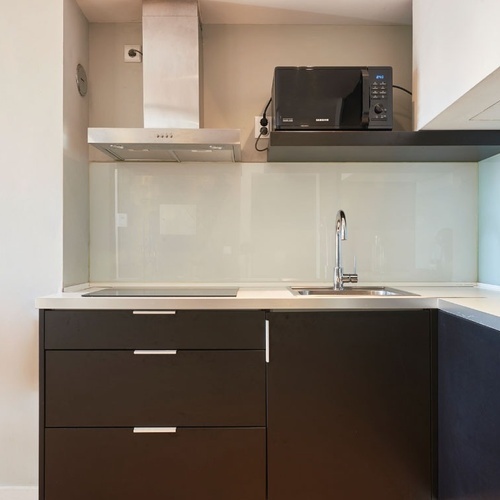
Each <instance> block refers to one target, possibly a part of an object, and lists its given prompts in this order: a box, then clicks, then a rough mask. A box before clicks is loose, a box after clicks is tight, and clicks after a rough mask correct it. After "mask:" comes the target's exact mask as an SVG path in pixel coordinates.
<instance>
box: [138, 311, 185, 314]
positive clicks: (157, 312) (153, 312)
mask: <svg viewBox="0 0 500 500" xmlns="http://www.w3.org/2000/svg"><path fill="white" fill-rule="evenodd" d="M176 312H177V311H132V314H175V313H176Z"/></svg>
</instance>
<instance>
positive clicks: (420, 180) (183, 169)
mask: <svg viewBox="0 0 500 500" xmlns="http://www.w3.org/2000/svg"><path fill="white" fill-rule="evenodd" d="M90 180H91V192H90V195H91V240H90V275H91V281H93V282H172V283H179V282H185V283H194V282H196V283H210V282H228V283H232V282H235V283H242V282H243V283H257V282H259V283H261V282H277V281H283V280H286V281H311V282H324V281H329V280H331V279H332V276H333V265H334V249H335V244H334V239H333V231H334V222H335V215H336V212H337V210H338V209H343V210H344V212H345V213H346V218H347V228H348V233H347V237H348V239H347V240H346V241H345V242H343V266H344V271H345V272H352V270H353V265H354V260H355V261H356V267H357V272H358V274H359V277H360V281H362V282H398V281H399V282H452V281H453V282H473V281H476V279H477V183H478V181H477V164H475V163H405V164H403V163H392V164H380V163H363V164H360V163H356V164H353V163H343V164H340V163H332V164H325V163H312V164H305V163H297V164H290V163H287V164H275V163H271V164H269V163H265V164H263V163H247V164H244V163H242V164H238V163H237V164H194V163H192V164H174V165H172V164H146V163H134V164H123V163H122V164H116V163H93V164H91V167H90Z"/></svg>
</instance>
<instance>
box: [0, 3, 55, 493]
mask: <svg viewBox="0 0 500 500" xmlns="http://www.w3.org/2000/svg"><path fill="white" fill-rule="evenodd" d="M62 20H63V0H47V1H45V2H43V7H42V6H41V5H40V2H39V1H38V0H23V1H22V2H3V3H2V13H1V15H0V53H1V54H2V61H1V74H2V78H1V79H0V95H1V96H2V111H1V113H0V137H1V142H2V147H1V148H0V170H1V179H2V182H1V187H0V190H1V196H0V219H1V220H0V227H1V228H2V229H1V237H0V280H1V287H0V304H1V305H0V346H1V349H0V498H1V499H2V500H4V499H10V498H28V497H30V498H34V492H35V490H33V489H31V490H30V489H27V490H23V489H21V490H19V489H14V490H13V491H11V489H10V488H11V487H13V486H18V487H28V486H32V487H33V486H35V485H36V483H37V477H38V472H37V471H38V456H37V450H38V444H37V442H38V376H37V370H38V361H37V359H38V353H37V348H38V322H37V318H38V315H37V311H36V309H35V298H36V297H37V296H40V295H44V294H47V293H53V292H56V291H58V290H60V289H61V284H62V210H63V199H62V165H63V158H62V151H63V122H62V114H63V111H62V81H63V78H62V71H63V23H62Z"/></svg>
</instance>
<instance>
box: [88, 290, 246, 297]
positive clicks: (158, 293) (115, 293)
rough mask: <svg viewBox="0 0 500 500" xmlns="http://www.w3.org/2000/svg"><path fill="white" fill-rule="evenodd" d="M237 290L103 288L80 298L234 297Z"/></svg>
mask: <svg viewBox="0 0 500 500" xmlns="http://www.w3.org/2000/svg"><path fill="white" fill-rule="evenodd" d="M237 293H238V288H104V289H102V290H97V291H96V292H89V293H84V294H82V297H236V295H237Z"/></svg>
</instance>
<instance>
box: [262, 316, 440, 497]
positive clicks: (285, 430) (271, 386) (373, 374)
mask: <svg viewBox="0 0 500 500" xmlns="http://www.w3.org/2000/svg"><path fill="white" fill-rule="evenodd" d="M433 323H434V319H433V313H432V312H431V311H428V310H418V311H413V310H412V311H335V312H333V311H332V312H319V311H315V312H274V313H271V314H270V315H269V346H270V348H269V356H270V361H269V365H268V477H269V485H268V495H269V497H268V498H269V500H291V499H314V500H335V499H339V500H345V499H349V500H364V499H367V498H369V499H370V500H378V499H380V500H382V499H383V500H405V499H408V500H409V499H411V500H423V499H430V498H431V497H432V490H433V486H432V483H433V477H432V476H433V470H434V465H433V461H432V444H431V441H432V433H433V426H432V418H433V417H432V414H431V412H432V401H431V399H432V396H431V392H432V391H431V377H432V370H433V361H432V359H433V357H434V355H433V350H432V335H431V330H432V328H431V326H432V324H433Z"/></svg>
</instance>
